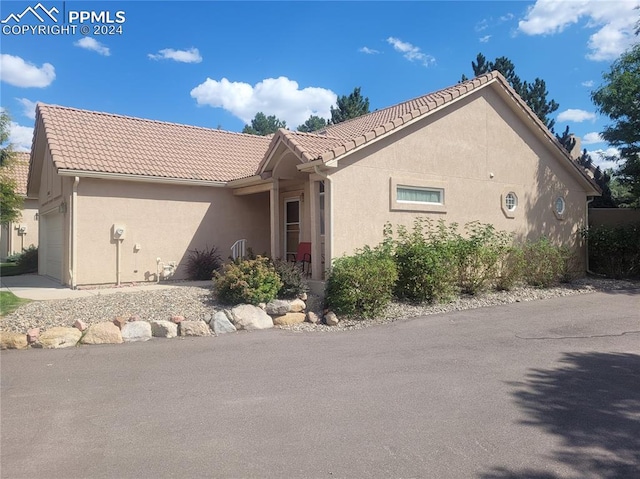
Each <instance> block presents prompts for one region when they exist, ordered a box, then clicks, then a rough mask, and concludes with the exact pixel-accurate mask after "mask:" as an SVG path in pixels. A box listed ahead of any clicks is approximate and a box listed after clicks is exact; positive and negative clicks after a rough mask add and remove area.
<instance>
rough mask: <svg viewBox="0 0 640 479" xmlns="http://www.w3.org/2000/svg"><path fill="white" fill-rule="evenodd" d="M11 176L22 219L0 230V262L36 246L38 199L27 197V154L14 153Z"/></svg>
mask: <svg viewBox="0 0 640 479" xmlns="http://www.w3.org/2000/svg"><path fill="white" fill-rule="evenodd" d="M15 156H16V158H15V160H14V163H13V166H12V168H13V171H12V176H13V178H14V179H15V180H16V187H17V191H16V192H17V193H18V194H19V195H20V196H22V197H23V200H24V205H23V207H22V217H21V218H20V219H19V220H17V221H15V222H13V223H9V224H7V225H2V227H1V228H0V260H2V261H4V260H5V259H6V258H7V256H11V255H12V254H15V253H20V252H22V250H23V249H26V248H28V247H29V246H31V245H33V246H38V198H37V196H34V195H30V196H27V178H28V177H29V153H25V152H16V153H15Z"/></svg>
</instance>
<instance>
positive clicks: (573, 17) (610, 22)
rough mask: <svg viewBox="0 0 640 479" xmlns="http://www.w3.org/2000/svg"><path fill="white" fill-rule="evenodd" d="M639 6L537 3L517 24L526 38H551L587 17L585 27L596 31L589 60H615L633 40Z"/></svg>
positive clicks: (631, 2)
mask: <svg viewBox="0 0 640 479" xmlns="http://www.w3.org/2000/svg"><path fill="white" fill-rule="evenodd" d="M639 4H640V3H639V2H638V0H614V1H606V2H604V1H602V0H581V1H565V0H537V1H536V3H535V4H534V5H533V6H531V7H529V9H528V10H527V14H526V16H525V18H524V19H523V20H520V22H518V28H519V30H520V31H522V32H524V33H525V34H527V35H550V34H555V33H560V32H562V31H563V30H565V29H566V28H567V27H569V26H571V25H573V24H576V23H578V22H579V21H580V20H581V19H583V18H584V19H585V20H586V23H585V27H586V28H590V29H597V31H596V32H595V33H594V34H593V35H591V37H589V42H588V45H587V46H588V48H589V50H590V52H589V53H588V54H587V58H588V59H590V60H595V61H601V60H613V59H615V58H617V57H618V56H619V55H620V54H621V53H622V52H623V51H624V50H626V49H627V48H628V47H629V46H630V45H631V44H632V43H633V41H634V38H635V37H634V27H635V23H636V22H637V20H638V15H637V12H635V11H634V8H635V7H636V6H638V5H639Z"/></svg>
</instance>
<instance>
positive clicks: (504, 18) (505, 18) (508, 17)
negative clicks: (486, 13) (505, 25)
mask: <svg viewBox="0 0 640 479" xmlns="http://www.w3.org/2000/svg"><path fill="white" fill-rule="evenodd" d="M514 17H515V15H514V14H513V13H507V14H506V15H502V16H501V17H500V21H501V22H508V21H509V20H513V19H514Z"/></svg>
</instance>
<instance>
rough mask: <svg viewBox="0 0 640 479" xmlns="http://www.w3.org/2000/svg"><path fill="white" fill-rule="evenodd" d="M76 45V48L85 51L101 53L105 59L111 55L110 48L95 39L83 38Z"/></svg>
mask: <svg viewBox="0 0 640 479" xmlns="http://www.w3.org/2000/svg"><path fill="white" fill-rule="evenodd" d="M74 45H75V46H76V47H80V48H84V49H85V50H91V51H93V52H96V53H99V54H100V55H104V56H105V57H108V56H109V55H111V51H110V50H109V47H106V46H104V45H103V44H102V43H100V42H99V41H98V40H96V39H95V38H93V37H82V38H81V39H80V40H78V41H77V42H75V43H74Z"/></svg>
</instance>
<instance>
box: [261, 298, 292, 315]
mask: <svg viewBox="0 0 640 479" xmlns="http://www.w3.org/2000/svg"><path fill="white" fill-rule="evenodd" d="M264 310H265V311H266V312H267V314H270V315H272V316H280V315H282V314H287V313H288V312H289V301H285V300H283V299H275V300H273V301H271V302H269V303H268V304H267V307H266V308H264Z"/></svg>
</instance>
